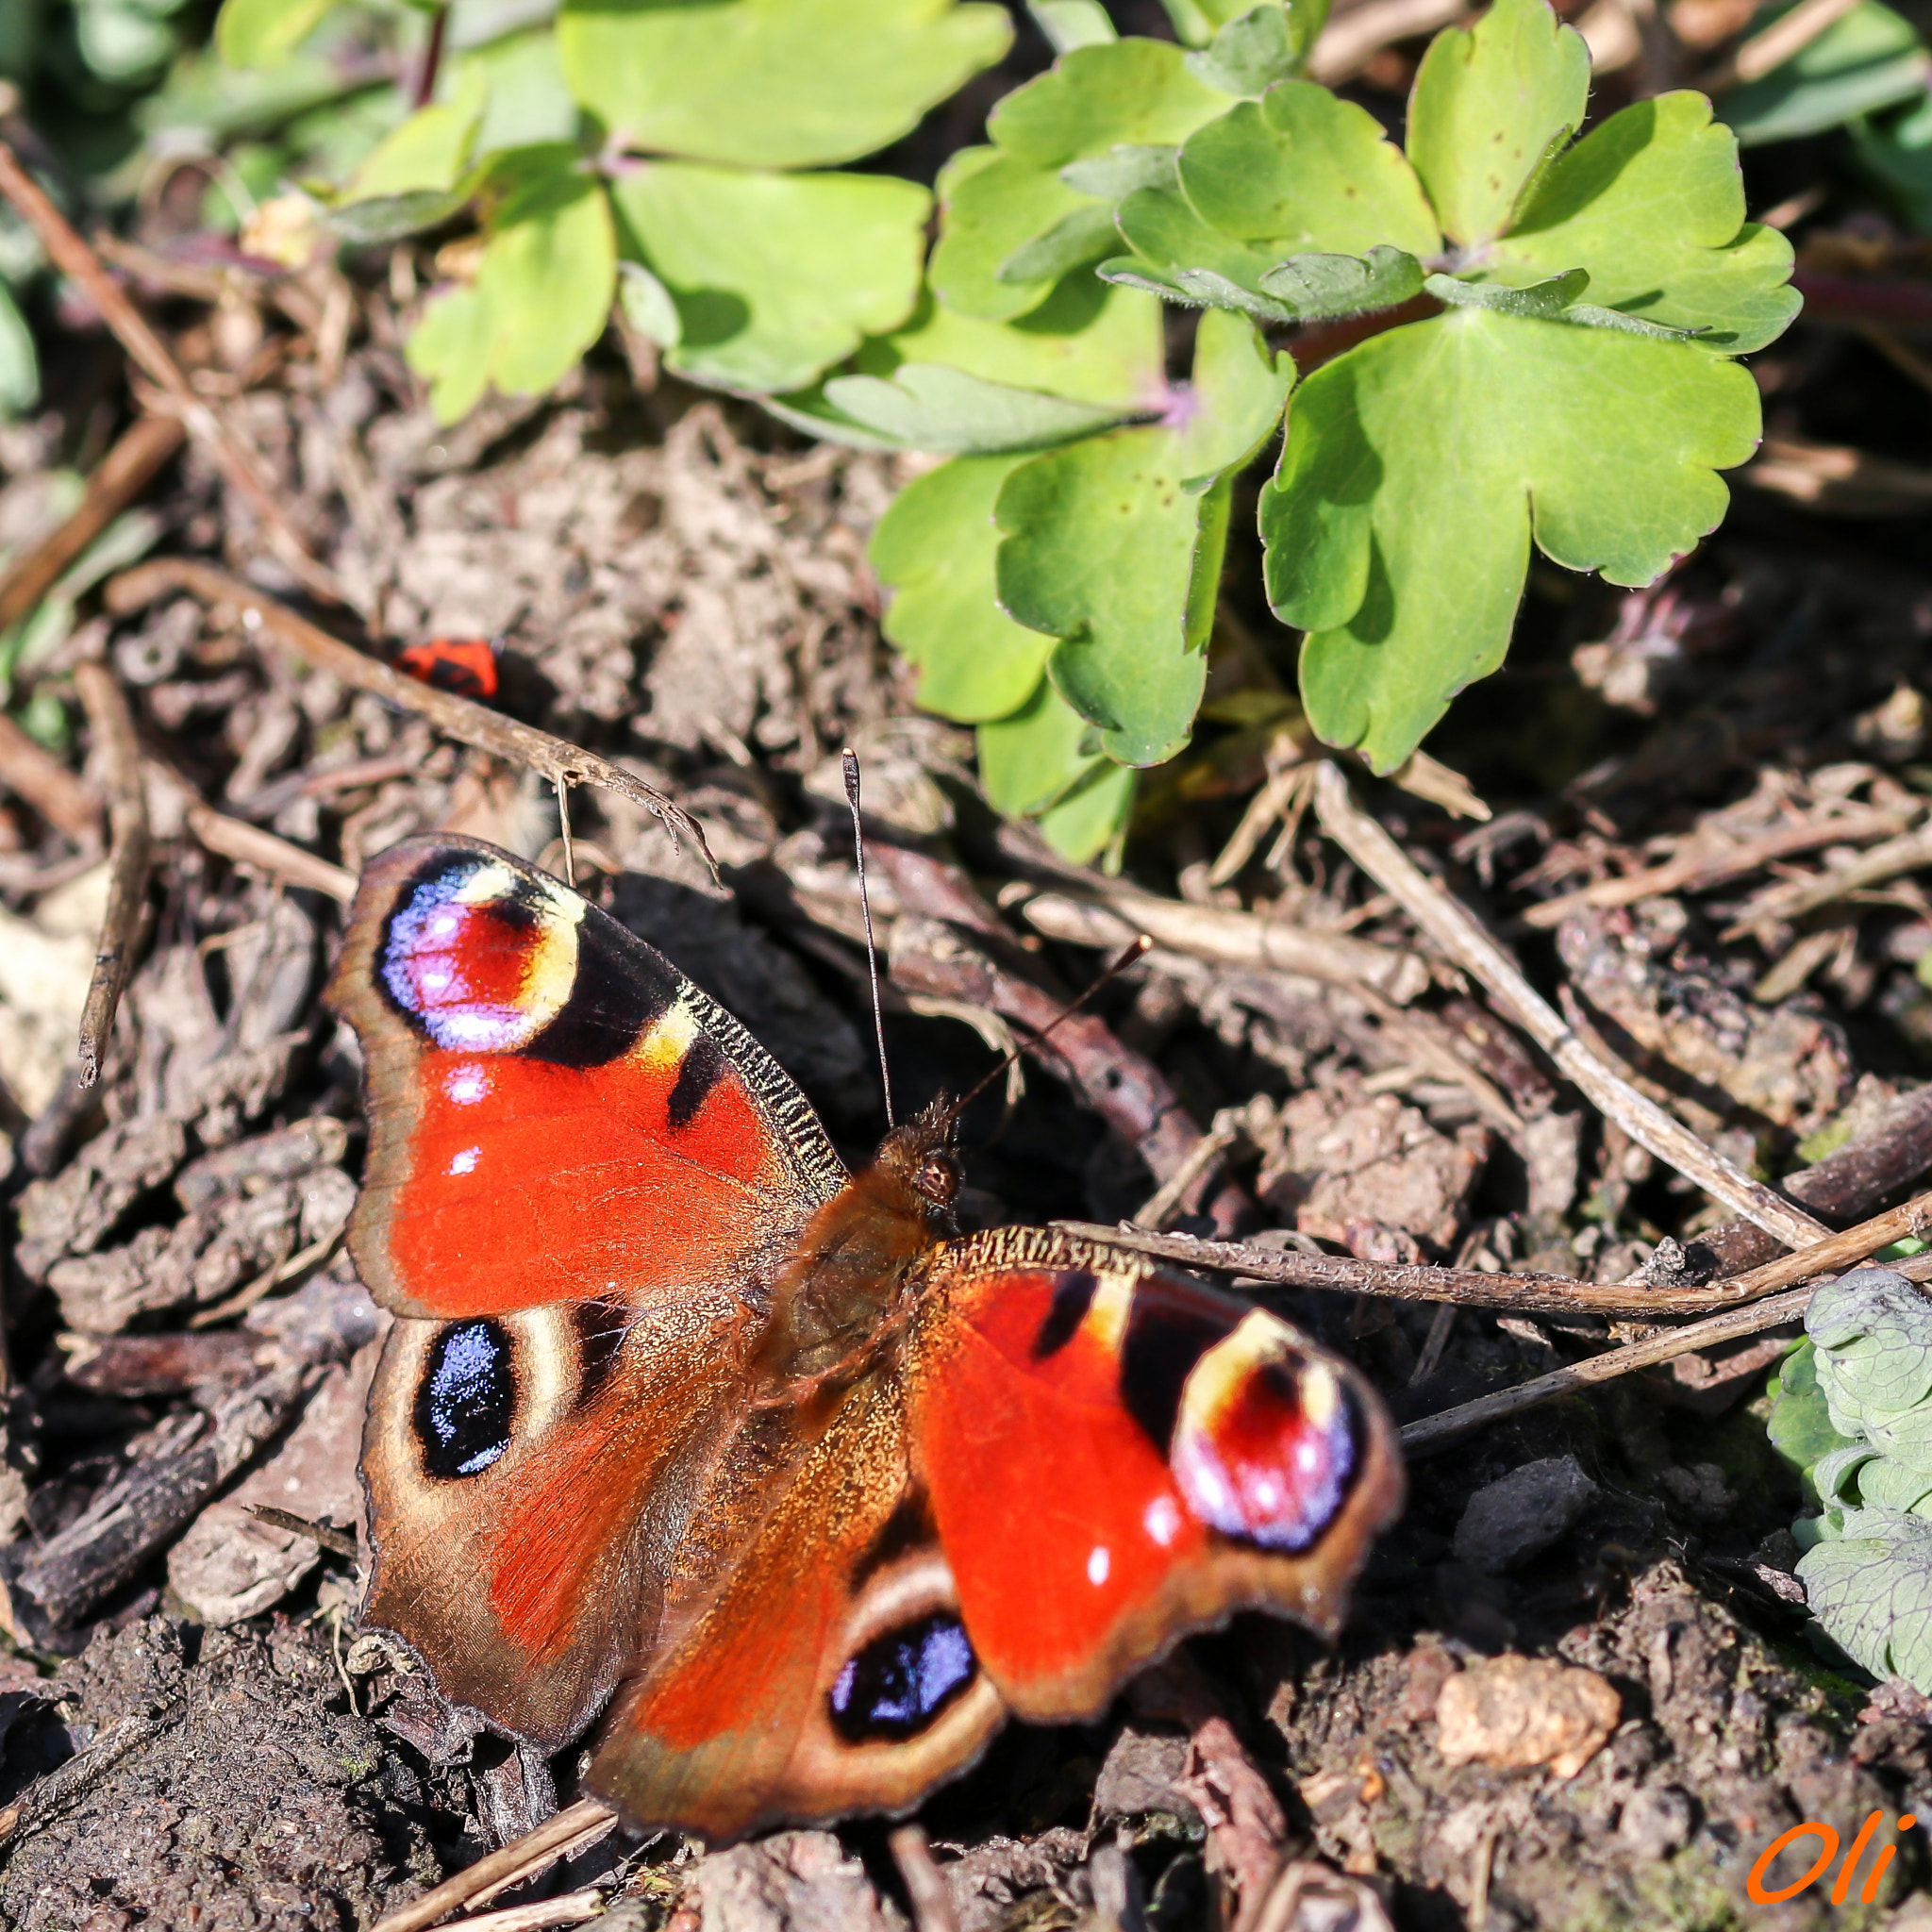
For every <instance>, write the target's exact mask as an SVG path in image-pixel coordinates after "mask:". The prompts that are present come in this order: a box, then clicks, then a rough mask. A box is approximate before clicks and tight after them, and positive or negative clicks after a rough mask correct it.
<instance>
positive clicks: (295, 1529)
mask: <svg viewBox="0 0 1932 1932" xmlns="http://www.w3.org/2000/svg"><path fill="white" fill-rule="evenodd" d="M242 1508H243V1509H245V1510H246V1511H247V1512H248V1513H249V1515H251V1516H252V1517H254V1518H255V1520H256V1521H257V1522H258V1523H265V1524H268V1526H269V1527H270V1528H271V1529H286V1530H287V1531H288V1532H289V1533H290V1535H291V1536H300V1537H307V1538H308V1541H310V1542H312V1543H313V1544H315V1546H316V1547H317V1548H318V1549H324V1550H327V1551H329V1552H330V1554H331V1555H333V1556H338V1557H348V1558H349V1559H350V1561H351V1562H353V1561H354V1560H355V1559H356V1557H357V1556H358V1554H359V1553H358V1550H357V1548H356V1539H355V1538H354V1537H352V1536H351V1535H350V1534H349V1533H348V1532H347V1531H346V1530H341V1529H331V1528H330V1527H329V1526H328V1524H325V1523H311V1522H310V1521H309V1520H308V1517H306V1516H297V1515H296V1514H295V1513H294V1511H293V1510H291V1509H277V1508H276V1507H275V1506H274V1505H273V1504H272V1503H244V1504H242Z"/></svg>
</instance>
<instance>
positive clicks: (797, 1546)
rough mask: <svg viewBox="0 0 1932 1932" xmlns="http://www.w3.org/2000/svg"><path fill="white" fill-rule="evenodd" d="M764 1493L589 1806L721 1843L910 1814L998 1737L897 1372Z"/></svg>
mask: <svg viewBox="0 0 1932 1932" xmlns="http://www.w3.org/2000/svg"><path fill="white" fill-rule="evenodd" d="M774 1494H775V1501H774V1503H773V1504H772V1506H771V1507H770V1508H769V1511H768V1513H766V1514H765V1515H764V1517H763V1519H762V1521H761V1522H759V1523H758V1525H757V1527H756V1529H755V1530H753V1531H752V1533H751V1534H750V1535H749V1536H748V1537H747V1539H746V1541H745V1542H744V1544H743V1547H742V1554H741V1556H739V1557H738V1559H737V1561H736V1562H735V1563H734V1564H733V1565H732V1566H731V1568H730V1570H729V1573H728V1574H727V1575H726V1576H725V1577H724V1581H723V1583H722V1585H721V1586H720V1587H718V1588H717V1589H715V1590H714V1591H711V1592H710V1593H709V1594H708V1596H707V1597H706V1599H705V1600H704V1601H703V1602H702V1604H701V1606H700V1607H698V1608H697V1609H696V1611H695V1613H694V1614H693V1616H692V1617H691V1619H690V1621H689V1622H688V1623H687V1624H685V1625H684V1626H683V1627H682V1628H681V1630H680V1631H679V1633H678V1635H677V1637H676V1639H675V1641H674V1642H672V1643H671V1644H669V1645H668V1646H667V1648H666V1650H665V1652H664V1654H663V1655H662V1656H661V1657H659V1658H658V1660H657V1661H656V1662H655V1663H654V1664H653V1665H652V1666H651V1667H650V1669H649V1670H647V1671H646V1672H645V1674H643V1675H642V1676H641V1679H640V1680H639V1681H638V1682H637V1683H636V1684H635V1685H634V1686H632V1687H630V1688H629V1689H628V1690H627V1691H625V1692H622V1693H620V1695H619V1697H618V1700H617V1703H616V1705H615V1707H614V1708H613V1710H612V1713H611V1716H610V1718H609V1720H608V1723H607V1724H606V1725H605V1726H604V1729H603V1731H602V1733H601V1740H600V1743H599V1745H598V1749H597V1753H596V1756H595V1757H594V1758H593V1759H592V1761H591V1769H590V1772H589V1774H588V1775H587V1777H586V1780H585V1782H586V1788H587V1789H588V1790H591V1792H593V1793H594V1794H595V1795H597V1796H599V1797H601V1798H604V1799H606V1800H607V1801H608V1802H609V1803H610V1804H612V1805H615V1806H616V1807H618V1808H619V1809H620V1810H621V1811H623V1812H624V1813H625V1816H626V1817H628V1818H630V1819H633V1820H635V1821H640V1822H649V1823H673V1824H677V1825H679V1826H681V1827H683V1828H684V1829H687V1830H691V1831H698V1832H702V1833H703V1834H704V1835H705V1836H706V1837H707V1838H708V1839H710V1840H712V1841H713V1842H716V1841H719V1840H731V1839H735V1838H740V1837H742V1836H744V1835H745V1834H746V1833H748V1832H752V1831H757V1830H761V1829H764V1828H766V1827H768V1826H771V1825H774V1824H781V1823H785V1822H787V1821H810V1822H823V1821H824V1820H827V1819H834V1818H841V1817H844V1816H847V1815H849V1814H851V1813H854V1812H859V1811H903V1810H905V1809H908V1807H911V1806H912V1805H914V1804H916V1803H917V1802H918V1801H919V1799H920V1798H921V1797H923V1796H924V1793H925V1792H926V1791H927V1790H929V1789H930V1788H931V1787H932V1786H933V1785H935V1784H936V1783H938V1782H939V1781H940V1780H941V1779H942V1778H944V1777H948V1776H950V1775H952V1774H955V1773H956V1772H958V1771H959V1770H961V1769H962V1768H963V1767H964V1766H965V1765H967V1764H969V1763H970V1762H971V1761H972V1760H973V1759H974V1757H977V1756H978V1755H979V1753H980V1751H981V1750H982V1749H983V1748H984V1747H985V1744H986V1741H987V1740H988V1739H989V1738H990V1737H991V1735H992V1733H993V1732H994V1731H995V1730H996V1729H997V1728H998V1727H999V1725H1000V1724H1001V1723H1002V1722H1003V1721H1004V1718H1005V1714H1006V1713H1005V1707H1004V1706H1003V1704H1002V1703H1001V1700H1000V1698H999V1696H998V1693H997V1692H996V1691H994V1690H993V1689H992V1687H991V1684H989V1683H988V1681H987V1680H986V1677H985V1675H984V1674H983V1673H982V1672H981V1671H980V1670H979V1668H978V1664H977V1661H976V1659H975V1658H974V1655H973V1650H972V1646H971V1644H970V1642H969V1641H968V1640H967V1638H966V1635H965V1632H964V1630H963V1628H962V1627H961V1624H960V1618H959V1605H958V1591H957V1590H956V1589H955V1587H954V1583H953V1578H952V1573H951V1570H950V1569H949V1567H948V1565H947V1561H946V1557H945V1556H944V1554H943V1552H942V1551H941V1548H940V1546H939V1543H938V1541H937V1540H936V1539H935V1537H934V1534H933V1529H932V1524H931V1522H930V1519H929V1516H928V1514H927V1512H926V1509H925V1507H924V1499H923V1498H922V1497H921V1495H920V1493H919V1491H918V1490H917V1489H916V1487H915V1486H914V1485H912V1484H911V1483H910V1481H909V1480H908V1466H907V1454H906V1431H905V1411H904V1398H903V1391H902V1389H901V1386H900V1383H899V1380H898V1377H897V1374H896V1373H895V1371H894V1370H893V1369H892V1368H891V1366H890V1365H889V1366H886V1367H883V1368H881V1369H880V1370H879V1371H877V1372H875V1373H874V1374H870V1375H868V1376H867V1377H865V1378H864V1379H863V1380H862V1381H861V1382H860V1383H859V1384H858V1387H857V1388H855V1389H854V1390H853V1391H851V1393H850V1394H849V1395H847V1396H846V1397H845V1398H844V1400H843V1402H842V1403H841V1406H840V1407H839V1409H838V1411H837V1414H836V1415H835V1417H834V1418H833V1420H832V1422H831V1424H830V1425H829V1427H827V1428H826V1429H825V1430H824V1434H823V1435H821V1436H820V1437H819V1438H818V1440H817V1441H814V1442H812V1443H811V1444H810V1446H808V1447H806V1448H804V1449H803V1450H802V1451H801V1452H800V1453H799V1454H798V1455H797V1456H796V1457H795V1459H794V1460H793V1461H792V1462H791V1467H790V1468H789V1469H788V1470H787V1471H786V1473H785V1474H784V1475H783V1476H782V1477H781V1478H779V1479H778V1481H777V1482H776V1483H775V1484H774ZM701 1507H703V1506H701Z"/></svg>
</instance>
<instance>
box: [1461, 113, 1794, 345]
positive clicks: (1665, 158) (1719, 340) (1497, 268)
mask: <svg viewBox="0 0 1932 1932" xmlns="http://www.w3.org/2000/svg"><path fill="white" fill-rule="evenodd" d="M1579 262H1580V263H1582V264H1584V265H1585V266H1586V267H1587V268H1588V269H1589V271H1590V294H1591V302H1592V303H1593V304H1598V305H1601V306H1602V307H1604V308H1614V309H1619V310H1623V311H1624V312H1627V313H1630V314H1633V315H1636V316H1639V317H1641V318H1642V319H1644V320H1646V321H1650V322H1655V323H1662V324H1665V325H1669V326H1671V327H1675V328H1698V329H1701V330H1702V331H1703V333H1702V334H1701V335H1700V336H1699V337H1698V338H1697V340H1698V341H1699V343H1700V344H1701V345H1702V346H1703V347H1705V348H1707V349H1715V350H1717V351H1718V352H1719V353H1721V354H1723V355H1726V356H1735V355H1740V354H1741V353H1743V352H1744V351H1746V350H1749V349H1757V348H1762V347H1763V345H1764V344H1765V343H1766V342H1768V341H1772V340H1773V339H1774V337H1776V336H1777V335H1779V334H1780V333H1781V332H1782V331H1783V330H1784V328H1785V327H1786V326H1787V325H1788V324H1789V323H1790V320H1791V317H1792V316H1793V315H1795V314H1796V313H1797V311H1798V296H1797V292H1796V291H1794V290H1793V289H1792V288H1790V285H1789V284H1790V273H1791V246H1790V242H1787V241H1786V240H1785V238H1784V237H1783V236H1782V235H1780V234H1779V233H1778V232H1777V230H1776V229H1774V228H1764V227H1759V226H1757V225H1755V224H1747V223H1746V222H1745V220H1744V185H1743V181H1742V178H1741V177H1740V175H1739V173H1738V153H1737V145H1736V143H1735V142H1733V140H1732V139H1731V135H1730V132H1729V130H1728V129H1727V128H1725V127H1724V126H1722V125H1718V124H1715V123H1713V122H1712V120H1711V118H1710V103H1709V102H1708V101H1707V100H1706V99H1705V98H1704V96H1703V95H1702V94H1692V93H1674V94H1664V95H1661V96H1659V97H1658V98H1657V99H1656V100H1650V101H1638V102H1636V103H1634V104H1633V105H1632V106H1630V107H1628V108H1624V110H1623V111H1622V112H1621V113H1618V114H1613V115H1611V117H1610V118H1609V119H1608V120H1607V121H1606V122H1605V123H1604V124H1603V125H1602V126H1600V127H1598V128H1595V129H1594V130H1593V131H1592V132H1591V134H1589V135H1588V136H1587V137H1586V138H1585V139H1584V140H1582V141H1580V142H1577V143H1576V145H1575V146H1574V148H1572V149H1571V150H1570V151H1569V153H1568V154H1566V155H1564V156H1562V157H1561V158H1559V159H1558V160H1557V162H1556V163H1555V164H1554V165H1553V166H1552V167H1551V169H1550V171H1549V173H1548V175H1545V176H1544V178H1543V180H1542V181H1541V184H1540V185H1539V186H1538V189H1537V192H1536V193H1535V194H1534V195H1533V196H1532V198H1531V200H1530V202H1529V205H1528V206H1527V207H1526V208H1524V210H1523V215H1522V219H1521V220H1520V222H1519V223H1518V225H1517V226H1516V227H1515V229H1514V230H1513V231H1512V232H1511V233H1510V234H1508V235H1507V236H1506V237H1504V238H1503V240H1501V241H1500V242H1495V243H1494V244H1493V245H1491V247H1490V248H1489V249H1488V250H1486V251H1485V254H1484V269H1485V272H1486V273H1487V274H1489V275H1491V276H1494V277H1496V278H1498V279H1501V280H1504V281H1513V282H1530V281H1537V280H1541V278H1542V277H1544V276H1547V275H1555V274H1557V273H1560V272H1561V271H1562V270H1564V269H1568V268H1574V266H1576V264H1578V263H1579Z"/></svg>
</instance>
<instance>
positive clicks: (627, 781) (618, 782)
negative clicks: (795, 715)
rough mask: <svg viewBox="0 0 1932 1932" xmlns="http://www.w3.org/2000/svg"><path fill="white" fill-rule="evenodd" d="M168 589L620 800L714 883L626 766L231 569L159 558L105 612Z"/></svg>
mask: <svg viewBox="0 0 1932 1932" xmlns="http://www.w3.org/2000/svg"><path fill="white" fill-rule="evenodd" d="M168 591H188V592H190V593H191V594H192V595H193V596H196V597H199V598H200V599H201V600H202V602H203V603H205V604H208V605H210V606H216V607H223V608H227V609H230V610H233V611H234V612H235V613H236V615H237V617H238V618H239V619H240V621H241V623H242V626H243V628H244V629H246V630H249V631H252V632H258V633H259V634H260V635H261V636H262V637H264V638H266V639H268V640H269V641H271V642H274V643H276V644H279V645H281V646H282V647H283V648H284V649H285V650H290V651H293V652H295V653H296V654H297V655H298V656H299V657H302V658H307V659H308V662H309V663H311V664H313V665H315V666H316V667H317V668H318V669H319V670H322V671H325V672H327V673H328V674H329V675H330V676H331V677H335V678H338V679H340V680H341V682H342V683H343V684H346V685H351V686H353V687H354V688H355V689H356V690H358V691H374V692H375V695H376V696H377V697H380V698H387V699H388V700H389V702H390V703H391V704H392V705H399V706H400V707H402V708H403V709H405V710H408V711H416V712H419V713H420V714H421V715H422V716H424V717H425V718H427V719H428V720H429V722H430V723H431V724H433V725H435V726H436V728H437V729H438V730H439V731H441V732H443V733H445V734H446V735H447V736H449V737H451V738H454V739H456V740H457V741H458V742H459V743H462V744H472V745H475V747H476V748H477V749H478V750H479V751H487V752H489V753H491V755H492V756H494V757H496V758H505V759H507V760H508V761H509V762H510V763H512V764H520V765H527V766H528V767H529V768H530V769H531V770H532V771H533V772H535V773H537V774H539V775H540V776H541V777H542V778H545V779H547V780H548V781H549V782H550V783H551V784H552V785H555V784H557V783H558V782H559V781H574V782H575V783H577V784H581V785H601V786H602V787H603V788H604V789H605V790H606V791H617V792H621V793H622V794H623V795H624V796H625V798H628V799H632V800H634V801H635V802H636V803H637V804H639V805H641V806H642V807H643V808H644V809H645V810H646V811H648V812H650V813H651V814H652V815H653V816H654V817H655V818H657V819H658V820H659V821H660V822H661V823H662V824H663V825H664V827H665V829H666V830H667V831H668V832H669V833H670V834H671V836H672V840H673V842H674V843H675V841H678V840H679V839H689V840H690V841H691V844H692V846H693V847H694V848H695V850H696V851H697V853H698V856H699V857H700V858H703V860H704V861H705V863H706V865H708V867H709V868H710V871H711V875H712V876H713V877H714V878H715V877H716V876H717V873H718V867H717V862H716V861H715V860H714V859H713V858H712V857H711V851H710V847H709V846H708V845H707V844H706V843H705V835H704V833H703V831H702V830H701V829H700V828H699V825H698V822H697V821H696V820H695V819H694V818H692V817H691V814H690V813H689V812H687V811H686V810H684V808H682V807H681V806H677V805H675V804H673V803H672V801H671V800H670V799H668V798H666V797H665V796H664V794H663V793H662V792H661V791H658V790H657V789H656V788H655V787H653V786H650V785H646V784H645V783H644V782H643V780H642V779H641V778H637V777H633V776H632V774H630V773H628V772H626V771H625V769H624V767H623V766H621V765H614V764H612V763H611V762H610V760H609V759H608V758H599V757H598V755H597V754H596V753H595V752H593V751H587V750H585V749H584V747H583V746H582V745H580V744H573V743H571V742H570V741H569V740H568V739H563V738H557V737H553V736H552V735H551V733H549V732H547V731H540V730H538V729H537V727H536V726H535V725H534V724H521V723H520V722H519V721H518V720H516V719H514V718H506V717H505V716H504V715H503V713H502V712H501V711H492V710H491V708H489V706H487V705H478V704H474V703H472V702H471V700H470V699H468V698H463V697H458V695H457V694H456V692H454V691H439V690H438V689H437V688H436V686H434V685H433V684H424V683H422V682H420V681H419V680H418V679H416V678H413V677H406V676H404V675H403V674H402V673H401V672H399V671H394V670H391V667H390V666H389V665H387V664H384V663H381V662H379V661H378V660H377V659H375V658H372V657H369V656H368V655H367V654H366V653H364V652H362V651H358V650H357V649H356V648H355V646H354V645H353V644H345V643H343V642H342V641H341V639H340V638H333V637H331V636H330V635H329V634H328V632H327V631H325V630H322V629H320V628H318V627H317V626H316V625H312V624H310V623H309V622H308V619H307V618H303V617H298V616H297V615H296V614H295V613H294V612H293V611H292V610H291V609H290V608H288V607H287V606H286V605H285V604H279V603H277V602H276V601H275V598H273V597H270V596H267V595H265V594H264V593H263V592H262V591H258V590H257V589H255V587H254V586H253V585H252V584H245V583H243V582H242V580H241V578H239V577H233V576H230V575H228V574H227V572H225V571H220V570H215V569H213V568H212V567H211V566H209V565H208V564H205V563H195V562H193V561H192V560H191V559H189V558H178V557H167V558H157V559H156V560H155V561H154V562H152V563H143V564H138V565H136V567H135V568H134V569H133V570H130V571H124V572H123V573H122V574H121V575H119V576H117V577H115V578H114V579H113V580H112V581H111V582H110V583H109V584H108V588H107V590H106V591H105V593H104V596H105V601H106V603H107V606H108V609H109V610H111V611H113V612H114V613H115V614H116V615H117V616H123V617H125V616H126V615H127V614H128V613H129V612H130V611H134V610H139V609H141V608H142V607H143V606H145V605H148V604H152V603H153V602H154V601H155V599H156V598H157V597H160V596H163V595H165V594H166V593H167V592H168Z"/></svg>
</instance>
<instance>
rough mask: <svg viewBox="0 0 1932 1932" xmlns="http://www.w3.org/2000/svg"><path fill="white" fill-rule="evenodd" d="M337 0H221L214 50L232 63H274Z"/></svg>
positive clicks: (318, 22) (305, 36) (292, 48)
mask: <svg viewBox="0 0 1932 1932" xmlns="http://www.w3.org/2000/svg"><path fill="white" fill-rule="evenodd" d="M334 5H335V0H222V10H221V13H220V15H219V17H218V18H217V19H216V21H215V51H216V52H217V53H218V54H220V55H221V57H222V58H223V59H224V60H225V62H226V63H227V64H228V65H229V66H230V67H273V66H274V65H275V62H276V61H278V60H282V59H285V58H287V57H288V56H289V55H291V54H292V53H293V52H294V51H295V49H296V48H297V47H298V46H300V45H301V43H302V42H304V41H306V40H307V39H308V36H309V35H310V34H311V33H312V32H314V30H315V29H316V27H317V26H319V25H321V24H322V17H323V15H324V14H325V13H326V12H327V11H328V10H329V8H331V7H333V6H334Z"/></svg>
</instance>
